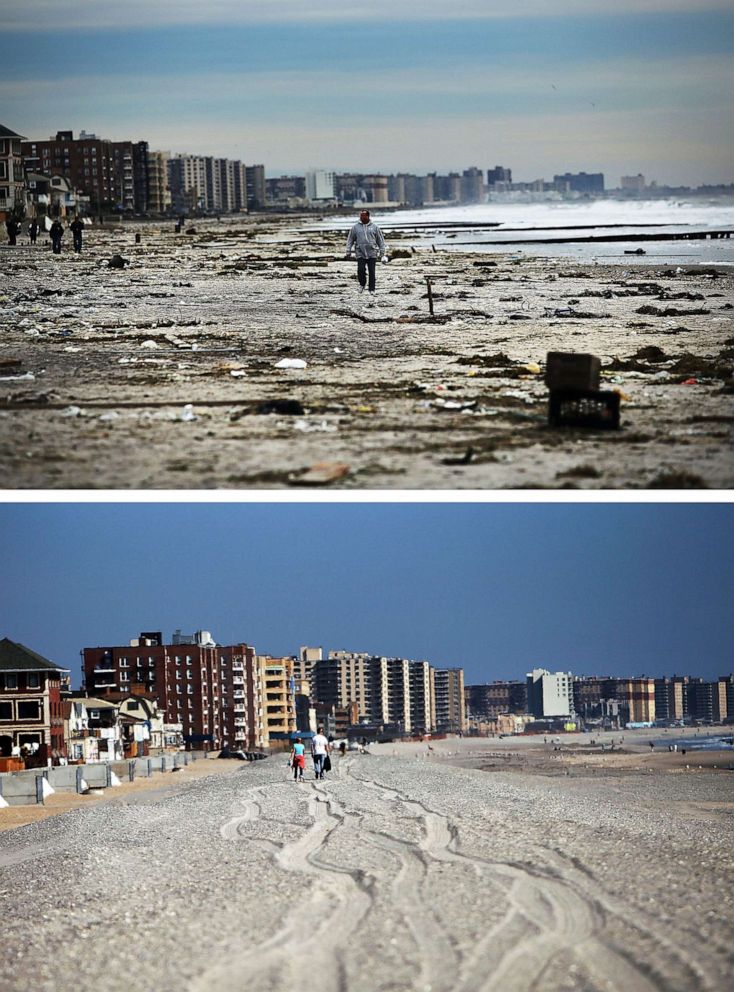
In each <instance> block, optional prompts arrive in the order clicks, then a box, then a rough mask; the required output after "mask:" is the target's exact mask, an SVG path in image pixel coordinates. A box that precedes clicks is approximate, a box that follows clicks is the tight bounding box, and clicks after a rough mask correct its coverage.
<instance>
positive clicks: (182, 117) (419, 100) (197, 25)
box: [0, 0, 734, 186]
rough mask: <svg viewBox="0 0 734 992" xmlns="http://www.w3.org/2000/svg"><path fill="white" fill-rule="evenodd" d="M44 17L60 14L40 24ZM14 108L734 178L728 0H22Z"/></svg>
mask: <svg viewBox="0 0 734 992" xmlns="http://www.w3.org/2000/svg"><path fill="white" fill-rule="evenodd" d="M47 25H52V26H50V27H47ZM0 27H2V28H3V32H4V35H5V36H6V38H7V44H6V51H5V57H4V60H3V68H2V69H0V98H1V99H2V102H3V106H4V118H5V119H4V120H3V123H4V124H6V126H8V127H10V128H11V129H13V130H15V131H18V132H19V133H21V134H23V135H24V136H26V137H28V138H30V139H32V140H33V139H36V140H45V139H47V138H48V137H49V136H51V135H53V134H55V133H56V131H57V130H74V131H75V133H78V132H79V131H80V130H82V129H84V130H86V131H89V132H93V133H96V134H102V135H104V136H105V137H108V138H111V139H112V140H147V141H148V142H149V143H150V147H151V148H152V149H158V150H167V151H171V152H188V153H191V154H201V155H215V156H219V157H226V158H236V159H241V160H242V161H244V162H245V163H246V164H250V165H252V164H259V163H262V164H264V165H265V167H266V169H267V170H268V173H269V174H273V173H276V174H280V173H286V174H287V173H298V172H300V173H301V174H302V173H303V171H305V170H306V169H308V168H311V167H317V168H328V169H332V170H335V171H340V172H346V171H352V170H354V171H362V172H381V173H391V172H397V171H404V172H414V173H418V174H425V173H427V172H433V171H438V172H439V173H445V172H448V171H455V170H458V171H461V170H462V169H464V168H468V167H470V166H478V167H479V168H481V169H482V170H486V169H487V168H491V167H493V166H494V165H503V166H506V167H509V168H511V169H512V170H513V177H514V178H516V179H518V180H522V181H532V180H534V179H537V178H545V179H547V180H551V179H552V177H553V175H554V174H556V173H558V174H562V173H565V172H566V171H570V172H579V171H585V172H603V173H604V174H605V177H607V182H608V184H609V185H610V186H616V185H618V183H619V179H620V177H621V176H622V175H636V174H637V173H638V172H641V173H643V174H644V175H645V176H646V178H647V179H648V181H650V180H656V181H657V182H658V183H659V184H661V185H673V186H678V185H687V186H698V185H701V184H704V185H705V184H720V183H730V182H732V180H733V178H734V177H733V176H732V161H734V155H733V154H732V152H733V151H734V146H733V139H732V135H734V112H733V111H732V107H731V101H730V99H729V98H728V97H727V95H726V94H727V93H730V92H731V91H732V82H733V81H734V80H733V78H732V77H733V76H734V70H733V69H732V65H733V63H732V60H731V54H732V48H733V47H734V12H732V10H731V6H730V4H728V3H726V2H724V0H637V2H632V0H624V2H621V3H619V4H618V5H616V6H615V9H614V11H613V12H610V11H609V10H608V4H606V3H605V2H604V3H602V0H583V2H582V0H556V2H555V3H553V4H551V5H550V6H548V5H546V4H542V3H540V0H520V2H518V3H517V4H515V5H513V7H512V9H507V8H506V7H505V6H504V5H500V4H498V3H497V2H496V0H483V2H480V0H460V2H459V3H457V4H454V5H452V6H451V7H450V8H447V7H446V5H445V4H443V3H441V4H439V3H437V2H435V0H430V2H427V3H425V4H421V5H420V8H419V9H416V5H414V4H411V3H408V2H407V0H396V2H391V3H388V2H387V0H378V2H376V3H373V4H371V5H370V6H369V7H368V8H365V9H361V8H352V7H349V6H347V5H344V4H338V3H335V2H333V0H321V2H319V3H316V4H314V5H312V6H310V7H308V8H306V7H304V5H303V4H300V3H296V2H294V0H284V2H282V3H280V4H277V5H275V4H265V3H262V2H260V0H217V2H214V3H211V4H207V5H206V6H205V7H204V6H202V5H199V4H196V3H193V0H178V2H176V3H173V2H170V0H158V2H156V3H154V4H149V3H143V2H142V0H131V2H129V3H127V4H125V5H124V6H120V5H117V4H113V3H112V2H111V0H95V3H94V4H89V3H87V4H81V3H79V2H78V0H53V2H51V0H23V2H22V3H21V2H20V0H11V2H9V3H7V4H5V5H4V6H3V10H2V12H0Z"/></svg>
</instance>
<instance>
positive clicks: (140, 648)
mask: <svg viewBox="0 0 734 992" xmlns="http://www.w3.org/2000/svg"><path fill="white" fill-rule="evenodd" d="M172 641H173V643H170V644H164V643H163V635H162V634H161V632H160V631H153V632H143V633H141V634H140V636H139V637H138V638H135V639H134V640H132V641H130V644H129V645H128V646H124V647H123V646H112V647H96V648H85V649H84V651H83V658H84V679H85V686H86V690H87V692H88V693H89V694H91V695H94V696H99V697H101V698H104V697H106V696H109V695H110V694H115V693H118V692H134V691H135V690H136V689H137V690H140V691H144V692H148V693H152V694H154V695H155V696H156V698H157V699H158V702H159V705H160V707H161V709H162V710H164V711H165V714H166V722H167V723H169V724H181V726H182V731H183V737H184V742H185V743H186V746H187V748H201V747H203V748H205V749H218V748H221V747H224V746H225V745H227V746H229V747H233V748H247V749H253V748H261V747H266V746H267V743H268V741H267V727H266V725H265V723H264V721H263V712H262V706H263V703H262V680H261V678H260V676H259V675H258V665H257V663H256V660H255V650H254V648H252V647H250V646H249V645H247V644H231V645H226V646H224V645H220V644H216V643H215V642H214V641H213V640H212V639H211V637H210V635H209V634H208V633H207V632H206V631H198V632H197V633H196V634H194V635H191V636H189V635H181V634H180V632H177V634H175V635H174V637H173V638H172Z"/></svg>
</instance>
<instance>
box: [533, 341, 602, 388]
mask: <svg viewBox="0 0 734 992" xmlns="http://www.w3.org/2000/svg"><path fill="white" fill-rule="evenodd" d="M600 373H601V359H600V358H597V356H596V355H588V354H576V353H574V352H568V351H549V352H548V354H547V356H546V367H545V383H546V385H547V386H548V389H560V390H570V389H575V390H579V391H582V390H583V391H591V390H597V389H598V388H599V375H600Z"/></svg>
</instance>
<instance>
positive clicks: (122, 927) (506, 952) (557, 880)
mask: <svg viewBox="0 0 734 992" xmlns="http://www.w3.org/2000/svg"><path fill="white" fill-rule="evenodd" d="M607 736H608V735H607ZM626 736H627V737H629V735H626ZM540 741H542V738H541V739H540ZM540 741H537V740H536V741H528V742H526V741H522V742H521V743H520V744H519V745H518V744H517V742H516V741H515V740H504V741H502V740H487V741H483V742H482V741H477V740H471V741H470V740H467V739H464V740H463V741H456V740H446V741H435V742H434V743H433V744H432V748H433V750H432V751H428V750H427V745H426V744H414V745H410V744H407V745H406V744H403V745H401V744H398V745H391V744H385V745H379V746H377V747H375V748H374V749H372V750H373V753H369V754H364V755H360V754H357V753H348V754H347V756H346V757H344V758H339V757H338V756H335V759H334V768H333V771H332V772H331V774H330V775H329V776H328V777H327V779H326V780H325V781H323V782H321V781H319V782H317V781H315V780H314V779H313V773H312V771H311V770H310V769H309V771H308V772H307V781H306V782H304V783H296V782H294V781H293V780H292V779H291V775H290V771H289V769H288V768H287V767H286V764H285V762H286V757H285V755H280V756H277V755H275V756H272V757H271V758H270V759H269V760H268V761H263V762H257V763H255V764H252V765H247V766H243V767H242V768H241V770H236V771H233V772H232V773H231V774H227V775H218V776H213V777H205V778H203V779H199V780H198V781H192V782H188V783H186V785H185V786H181V787H180V788H179V790H178V791H177V792H175V793H174V794H167V795H160V794H158V793H156V792H153V793H151V792H146V791H142V792H140V793H139V794H138V795H137V796H135V795H134V794H133V793H128V794H126V795H124V796H121V797H115V796H114V792H115V790H112V792H113V797H112V798H111V799H110V800H109V801H107V800H105V801H102V802H99V803H97V804H95V805H94V806H91V807H90V808H88V809H76V810H73V811H71V812H69V813H66V814H64V815H60V816H55V817H52V818H50V819H47V820H43V821H41V822H38V823H34V824H31V825H29V826H26V827H20V828H18V829H16V830H9V831H5V832H3V833H0V864H2V866H3V878H4V884H3V886H2V889H3V891H2V893H1V894H0V901H1V902H2V905H3V919H4V924H3V929H4V934H3V935H4V944H5V947H6V953H5V954H4V956H3V959H2V962H1V963H0V981H1V982H2V985H3V988H5V989H7V990H8V992H21V990H25V989H27V988H29V983H30V984H31V985H32V987H33V988H34V989H37V990H38V992H56V990H58V989H60V988H64V989H65V988H71V987H72V986H73V987H74V988H75V989H77V990H79V992H86V990H89V992H93V990H96V989H99V988H101V987H104V988H105V989H107V990H108V992H117V990H124V989H127V988H128V987H129V983H130V975H131V974H134V975H136V980H137V981H138V983H139V984H142V985H143V986H145V987H146V988H157V989H160V992H184V990H185V992H208V990H209V989H213V988H216V989H219V990H221V992H235V990H237V992H239V990H242V989H245V988H248V989H249V988H253V989H258V990H262V992H268V990H272V992H295V990H296V989H301V988H303V985H304V981H308V979H307V978H305V976H308V975H311V976H313V983H315V984H317V985H318V987H319V988H320V989H323V990H325V992H337V990H344V992H346V990H352V989H353V990H357V989H369V990H370V992H494V990H502V992H525V990H527V989H530V988H542V989H543V990H544V992H570V990H578V992H581V990H583V992H630V990H634V992H656V990H662V989H665V990H666V992H693V990H713V989H723V988H725V987H727V981H728V979H727V976H730V975H731V971H732V966H733V965H734V960H733V959H732V947H731V939H730V938H731V926H732V917H733V913H734V907H733V906H732V891H733V889H732V870H733V868H734V864H733V862H732V852H731V840H730V825H729V820H730V818H731V810H732V803H733V802H734V794H733V792H732V774H733V773H732V771H731V770H728V769H727V767H726V764H727V762H726V758H725V757H724V758H720V766H719V767H717V768H714V767H713V766H712V765H711V764H710V763H708V764H704V767H702V768H700V769H699V768H698V767H697V766H698V762H694V761H690V762H685V758H686V757H687V756H682V755H680V754H679V755H677V756H676V759H675V760H676V761H677V762H678V765H677V766H676V767H675V768H673V767H663V766H662V765H657V766H656V765H655V763H654V762H653V763H652V764H645V762H646V761H647V758H648V756H647V755H645V754H640V755H638V757H639V760H640V762H642V765H641V767H638V768H637V769H631V768H629V767H627V768H625V769H624V770H620V771H619V774H614V767H613V763H614V761H615V760H616V759H615V757H614V755H613V754H612V755H609V754H608V755H607V757H608V758H609V759H610V760H611V761H612V766H610V767H609V768H608V769H607V774H604V775H596V774H593V773H592V772H590V771H589V770H588V769H586V770H585V769H584V768H583V766H579V765H576V766H574V768H573V772H572V773H571V774H567V771H568V769H563V768H561V767H560V766H559V769H558V774H555V775H551V774H548V772H547V769H546V770H540V771H538V770H534V769H533V768H532V767H530V766H529V765H526V766H525V768H524V770H522V771H520V762H519V761H518V759H517V753H522V754H525V757H526V758H527V759H528V761H530V755H531V752H532V753H533V754H535V755H536V757H539V759H540V760H547V761H551V759H550V757H549V756H548V755H549V753H550V754H552V753H554V752H553V751H552V750H550V749H549V748H544V746H543V745H542V743H540ZM564 741H565V738H564ZM624 743H625V746H626V748H627V749H628V750H629V743H628V741H627V740H626V741H625V742H624ZM573 746H574V747H577V746H579V745H578V742H577V744H575V745H573ZM518 748H519V752H518ZM632 750H633V751H634V750H635V748H634V747H633V748H632ZM637 750H638V751H639V749H637ZM498 753H499V754H502V753H506V754H507V755H508V759H507V760H508V762H513V763H514V764H515V765H517V766H518V767H516V768H514V769H513V770H510V769H509V768H507V769H496V770H492V771H491V772H487V771H483V770H482V767H483V766H484V765H486V764H487V762H488V760H489V759H491V756H492V755H493V754H498ZM510 753H512V755H513V756H512V757H509V755H510ZM544 754H545V759H543V755H544ZM472 755H473V758H471V756H472ZM660 757H661V758H662V757H663V756H660ZM470 758H471V760H473V762H474V767H458V768H457V767H452V765H451V764H450V763H449V762H451V761H455V760H460V761H461V760H463V761H465V762H467V763H469V761H470ZM200 764H205V762H201V763H200ZM686 764H688V765H689V767H686ZM0 812H1V811H0Z"/></svg>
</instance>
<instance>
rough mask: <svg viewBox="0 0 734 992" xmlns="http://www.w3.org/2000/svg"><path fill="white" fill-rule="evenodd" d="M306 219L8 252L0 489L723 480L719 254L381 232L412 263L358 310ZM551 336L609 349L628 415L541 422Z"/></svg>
mask: <svg viewBox="0 0 734 992" xmlns="http://www.w3.org/2000/svg"><path fill="white" fill-rule="evenodd" d="M345 223H346V221H345ZM302 224H303V219H302V218H294V217H288V218H277V217H265V218H257V217H253V218H243V219H241V220H239V219H238V220H227V221H224V220H223V221H221V222H219V223H218V222H217V221H214V220H208V221H198V220H197V221H195V222H194V223H193V224H192V226H191V227H190V228H188V229H187V230H189V231H191V232H192V233H188V234H187V233H181V234H176V233H175V232H174V227H173V224H165V225H160V224H152V223H151V224H140V225H128V226H121V227H119V228H118V227H115V228H112V227H110V226H106V227H103V228H93V229H90V230H89V231H88V232H87V234H86V241H85V247H84V250H83V253H82V254H81V255H77V256H75V255H74V254H73V253H72V252H71V250H70V245H69V244H65V246H64V253H63V254H62V255H61V256H54V255H52V254H51V252H50V250H48V249H47V248H46V247H45V245H41V244H39V245H38V246H35V247H30V246H28V245H19V246H17V247H16V248H14V249H10V248H8V247H4V248H3V249H2V250H0V273H1V274H2V277H3V284H4V287H5V288H4V290H3V293H2V296H1V297H0V307H1V308H2V322H3V341H2V346H1V347H0V468H1V469H2V472H3V479H4V485H5V486H6V487H7V488H18V489H26V488H40V489H57V488H72V489H74V488H91V489H101V488H118V489H136V488H140V489H221V488H224V489H253V488H260V489H262V488H266V489H285V488H289V487H300V486H316V487H319V486H331V487H334V488H344V489H378V488H379V489H452V490H455V489H466V488H470V489H474V488H477V489H490V488H491V489H505V488H526V487H541V488H551V489H552V488H580V489H606V488H609V489H616V488H627V489H636V488H639V489H644V488H678V489H683V488H703V487H708V488H721V489H724V488H731V486H732V485H734V456H732V451H733V450H734V446H733V445H732V440H734V438H733V436H732V435H733V431H732V424H733V423H734V419H733V415H732V385H731V380H732V374H733V372H734V348H733V345H734V318H733V317H732V313H733V312H734V310H733V308H734V292H733V283H734V275H732V272H731V270H730V269H727V268H726V267H718V268H706V267H704V266H698V267H693V268H686V267H681V266H661V265H660V264H656V265H641V264H639V262H638V260H636V261H635V264H629V265H625V264H624V262H623V261H620V264H617V265H601V264H591V263H589V264H578V263H575V262H571V261H569V260H568V259H566V260H554V259H548V258H530V257H528V258H523V259H517V258H511V257H509V256H504V255H492V256H488V255H481V254H469V253H462V252H459V251H451V252H441V251H436V252H434V251H431V250H430V247H429V246H426V245H425V244H421V243H420V242H419V243H418V247H416V244H415V238H413V239H411V238H410V237H409V236H408V235H407V234H403V235H401V234H400V233H396V232H391V233H390V235H389V238H388V246H389V250H390V252H391V254H393V255H396V253H400V252H404V253H405V254H406V255H407V257H394V258H393V260H392V262H391V263H390V265H386V266H381V267H380V268H379V272H378V293H377V299H376V301H375V304H374V306H366V305H365V301H364V298H363V297H361V296H359V295H358V293H357V283H356V273H355V265H354V263H353V262H348V261H344V260H343V258H342V256H343V248H344V236H343V234H342V233H340V232H338V231H332V232H326V231H322V232H314V231H311V232H308V231H306V230H305V229H304V228H303V227H302V226H299V225H302ZM136 234H138V235H140V239H141V240H140V244H136V243H135V236H136ZM67 240H68V239H67ZM114 254H119V255H121V256H122V257H123V258H124V259H126V260H127V261H128V262H129V264H128V265H126V266H125V267H124V268H123V269H114V268H109V267H108V261H109V259H110V258H111V257H112V256H113V255H114ZM427 278H430V279H431V280H432V293H433V296H434V308H435V316H434V319H431V318H430V314H429V306H428V298H427V284H426V279H427ZM551 350H559V351H574V352H591V353H592V354H596V355H598V356H599V357H600V358H601V360H602V365H603V371H602V388H605V389H609V390H617V391H619V392H620V394H621V397H622V400H621V402H622V418H621V420H622V427H621V430H619V431H588V430H587V431H581V430H574V429H568V428H567V429H564V430H562V431H559V430H550V429H549V428H548V426H547V396H548V394H547V389H546V387H545V384H544V381H543V373H544V363H545V359H546V354H547V352H548V351H551ZM284 360H285V361H293V360H297V361H299V362H301V363H303V362H305V363H306V365H305V367H300V368H281V367H278V366H279V364H280V363H282V362H283V361H284ZM324 463H326V465H324ZM316 466H318V467H316Z"/></svg>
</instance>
